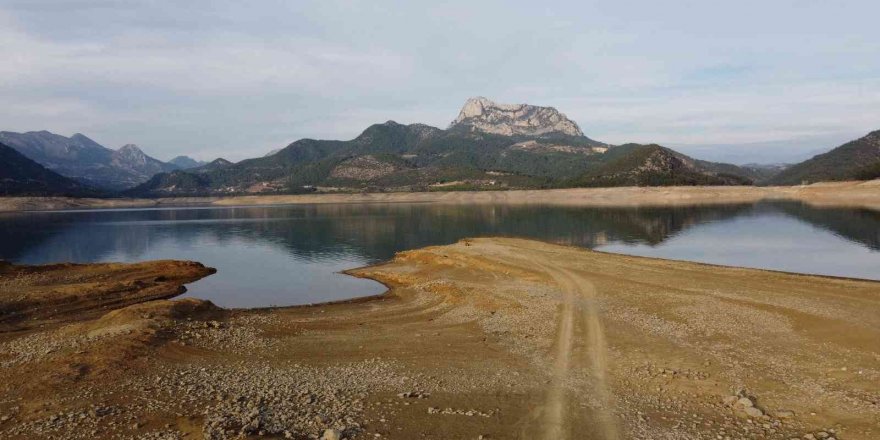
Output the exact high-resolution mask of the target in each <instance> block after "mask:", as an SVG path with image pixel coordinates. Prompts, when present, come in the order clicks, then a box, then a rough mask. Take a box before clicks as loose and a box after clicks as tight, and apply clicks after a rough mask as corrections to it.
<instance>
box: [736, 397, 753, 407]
mask: <svg viewBox="0 0 880 440" xmlns="http://www.w3.org/2000/svg"><path fill="white" fill-rule="evenodd" d="M736 403H738V404H740V405H742V406H744V407H746V408H748V407H752V406H755V403H754V402H752V399H749V398H748V397H740V399H739V400H737V401H736Z"/></svg>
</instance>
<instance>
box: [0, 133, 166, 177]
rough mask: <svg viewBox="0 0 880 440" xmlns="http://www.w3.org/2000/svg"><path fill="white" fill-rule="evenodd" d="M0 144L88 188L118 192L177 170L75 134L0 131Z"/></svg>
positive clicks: (132, 147)
mask: <svg viewBox="0 0 880 440" xmlns="http://www.w3.org/2000/svg"><path fill="white" fill-rule="evenodd" d="M0 142H2V143H4V144H6V145H7V146H9V147H12V148H14V149H15V150H16V151H18V152H19V153H21V154H23V155H24V156H26V157H28V158H29V159H31V160H33V161H35V162H37V163H39V164H41V165H43V166H45V167H46V168H49V169H50V170H52V171H55V172H56V173H58V174H61V175H63V176H65V177H69V178H72V179H74V180H77V181H79V182H82V183H84V184H86V185H88V186H93V187H98V188H103V189H107V190H111V191H119V190H122V189H125V188H130V187H132V186H135V185H137V184H139V183H142V182H145V181H146V180H147V179H149V178H150V177H152V176H153V175H154V174H156V173H161V172H166V171H172V170H174V169H177V167H176V166H175V165H171V164H167V163H165V162H162V161H160V160H158V159H155V158H152V157H150V156H148V155H146V154H145V153H144V152H143V151H141V150H140V148H138V147H137V146H135V145H131V144H129V145H125V146H123V147H122V148H120V149H118V150H111V149H109V148H106V147H104V146H102V145H101V144H98V143H97V142H95V141H93V140H91V139H89V138H88V137H86V136H85V135H83V134H80V133H77V134H74V135H73V136H71V137H69V138H67V137H64V136H62V135H58V134H55V133H51V132H48V131H45V130H43V131H31V132H27V133H15V132H9V131H3V132H0Z"/></svg>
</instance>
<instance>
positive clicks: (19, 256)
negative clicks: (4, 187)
mask: <svg viewBox="0 0 880 440" xmlns="http://www.w3.org/2000/svg"><path fill="white" fill-rule="evenodd" d="M498 235H501V236H515V237H527V238H536V239H540V240H545V241H550V242H554V243H561V244H570V245H575V246H581V247H586V248H591V249H597V250H603V251H608V252H617V253H625V254H632V255H645V256H651V257H661V258H672V259H682V260H690V261H698V262H705V263H713V264H724V265H734V266H745V267H755V268H765V269H773V270H784V271H791V272H804V273H815V274H823V275H835V276H845V277H856V278H867V279H880V213H878V212H877V211H871V210H862V209H840V208H834V209H820V208H812V207H809V206H806V205H803V204H800V203H781V202H780V203H758V204H738V205H714V206H691V207H674V208H673V207H670V208H632V207H627V208H623V207H622V208H609V207H602V208H591V207H559V206H514V205H443V204H334V205H327V204H325V205H288V206H271V207H263V206H248V207H210V208H205V207H181V208H161V209H127V210H89V211H58V212H19V213H8V214H2V215H0V258H2V259H6V260H9V261H12V262H15V263H23V264H43V263H53V262H65V261H71V262H81V263H86V262H104V261H126V262H128V261H141V260H152V259H184V260H195V261H199V262H202V263H204V264H206V265H209V266H213V267H216V268H217V269H218V273H217V274H216V275H213V276H210V277H207V278H205V279H203V280H201V281H198V282H196V283H193V284H190V285H189V286H188V288H189V292H188V294H187V295H190V296H195V297H199V298H205V299H209V300H211V301H213V302H215V303H216V304H218V305H220V306H224V307H263V306H272V305H277V306H284V305H296V304H308V303H315V302H324V301H334V300H342V299H348V298H353V297H359V296H367V295H374V294H378V293H381V292H382V291H384V290H385V289H384V287H383V286H381V285H379V284H378V283H376V282H374V281H370V280H362V279H357V278H353V277H349V276H346V275H341V274H340V273H339V272H340V271H342V270H345V269H349V268H353V267H357V266H362V265H367V264H372V263H376V262H380V261H384V260H387V259H389V258H391V257H392V256H393V255H394V253H395V252H398V251H402V250H407V249H414V248H419V247H423V246H428V245H440V244H449V243H453V242H455V241H457V240H459V239H461V238H465V237H477V236H498Z"/></svg>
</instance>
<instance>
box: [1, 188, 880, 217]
mask: <svg viewBox="0 0 880 440" xmlns="http://www.w3.org/2000/svg"><path fill="white" fill-rule="evenodd" d="M761 200H791V201H799V202H804V203H807V204H810V205H815V206H825V207H855V208H866V209H872V210H880V180H874V181H868V182H830V183H817V184H813V185H806V186H782V187H752V186H696V187H682V186H678V187H623V188H576V189H552V190H510V191H456V192H424V193H364V194H348V193H345V194H342V193H339V194H334V193H327V194H303V195H278V196H259V195H255V196H234V197H184V198H160V199H73V198H64V197H51V198H40V197H0V211H25V210H57V209H92V208H95V209H99V208H148V207H161V206H187V205H208V206H212V205H213V206H251V205H285V204H307V203H449V204H478V203H482V204H545V205H566V206H686V205H697V204H731V203H753V202H758V201H761Z"/></svg>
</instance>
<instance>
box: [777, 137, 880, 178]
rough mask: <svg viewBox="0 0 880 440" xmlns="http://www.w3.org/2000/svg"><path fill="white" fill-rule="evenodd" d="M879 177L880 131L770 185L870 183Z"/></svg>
mask: <svg viewBox="0 0 880 440" xmlns="http://www.w3.org/2000/svg"><path fill="white" fill-rule="evenodd" d="M878 177H880V130H877V131H874V132H871V133H869V134H867V135H866V136H864V137H862V138H859V139H856V140H854V141H850V142H847V143H845V144H843V145H841V146H839V147H837V148H835V149H833V150H831V151H829V152H827V153H824V154H820V155H818V156H813V158H812V159H808V160H805V161H803V162H801V163H798V164H795V165H792V166H791V167H789V168H787V169H785V170H784V171H782V172H780V173H779V174H777V175H776V176H774V177H772V178H771V179H769V180H768V181H767V183H768V184H771V185H800V184H802V183H813V182H821V181H828V180H870V179H876V178H878Z"/></svg>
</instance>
